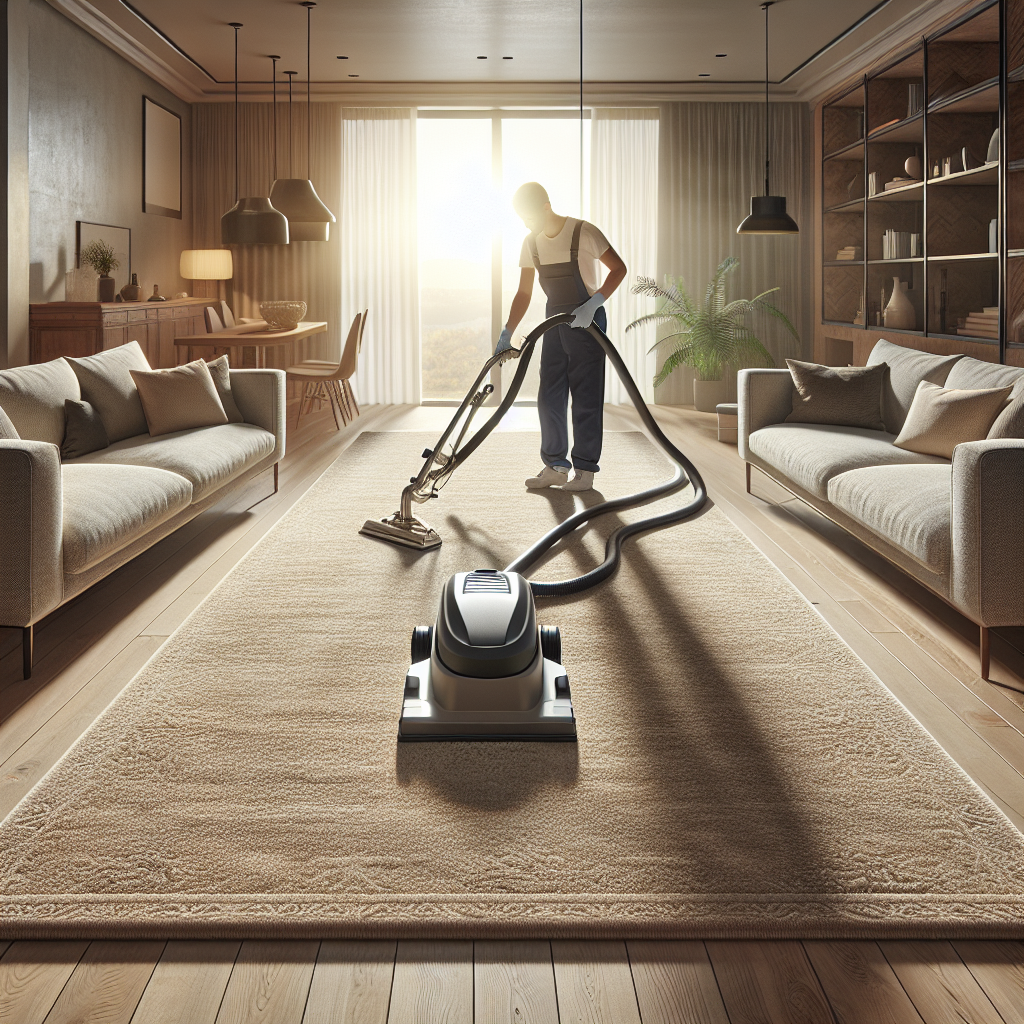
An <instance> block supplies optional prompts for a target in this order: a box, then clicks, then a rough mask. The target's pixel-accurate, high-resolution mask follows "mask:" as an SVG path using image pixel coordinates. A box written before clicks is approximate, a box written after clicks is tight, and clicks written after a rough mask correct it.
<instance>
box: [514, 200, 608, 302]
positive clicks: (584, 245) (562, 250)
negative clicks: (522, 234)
mask: <svg viewBox="0 0 1024 1024" xmlns="http://www.w3.org/2000/svg"><path fill="white" fill-rule="evenodd" d="M576 224H577V221H576V219H575V218H573V217H566V218H565V223H564V224H563V225H562V230H561V231H559V232H558V234H557V235H555V237H554V238H552V237H551V236H550V235H546V234H544V232H543V231H540V232H538V234H537V236H536V237H537V256H538V258H539V259H540V261H541V263H542V264H548V263H568V262H569V250H570V248H571V247H572V233H573V231H575V230H576ZM610 248H611V246H610V245H609V244H608V239H607V238H605V237H604V235H603V234H601V232H600V231H599V230H598V229H597V228H595V227H594V225H593V224H591V223H590V222H589V221H586V220H585V221H584V222H583V227H582V229H581V230H580V251H579V254H578V256H577V259H578V260H579V264H580V277H582V278H583V283H584V284H585V285H586V286H587V292H588V293H589V294H590V295H593V294H594V293H595V292H596V291H598V289H599V288H600V287H601V281H602V280H603V278H602V277H600V276H598V275H599V273H600V271H599V270H598V265H597V263H598V260H599V259H600V258H601V257H602V256H603V255H604V254H605V253H606V252H607V251H608V250H609V249H610ZM519 266H520V267H533V254H532V253H531V252H530V236H529V235H527V236H526V238H524V239H523V248H522V251H521V252H520V254H519Z"/></svg>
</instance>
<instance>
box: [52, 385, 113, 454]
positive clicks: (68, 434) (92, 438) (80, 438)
mask: <svg viewBox="0 0 1024 1024" xmlns="http://www.w3.org/2000/svg"><path fill="white" fill-rule="evenodd" d="M64 414H65V416H66V417H67V422H66V423H65V426H64V441H63V442H62V444H61V446H60V457H61V460H62V461H64V462H66V461H67V460H68V459H77V458H78V457H79V456H80V455H88V454H89V452H98V451H99V450H100V449H101V448H107V447H109V445H110V441H109V440H108V439H107V431H106V428H105V427H104V426H103V420H102V419H100V414H99V413H98V412H97V411H96V410H95V409H94V408H93V407H92V406H91V405H90V404H89V403H88V402H73V401H71V399H69V398H68V399H65V400H64Z"/></svg>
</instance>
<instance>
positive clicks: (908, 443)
mask: <svg viewBox="0 0 1024 1024" xmlns="http://www.w3.org/2000/svg"><path fill="white" fill-rule="evenodd" d="M1009 397H1010V388H1009V387H1005V388H982V389H980V390H971V391H961V390H959V389H957V388H940V387H939V385H938V384H929V383H928V381H926V380H923V381H921V383H920V384H918V385H917V394H916V395H915V396H914V403H913V405H911V407H910V412H909V413H908V414H907V421H906V423H904V424H903V429H902V430H901V431H900V436H899V437H897V438H896V440H895V441H893V444H894V445H896V447H897V448H905V449H906V450H907V451H910V452H923V453H924V454H925V455H941V456H942V457H943V458H945V459H951V458H953V449H954V448H955V447H956V446H957V445H958V444H964V443H965V442H966V441H984V440H985V437H986V435H987V434H988V432H989V428H990V427H991V426H992V423H993V422H994V420H995V418H996V416H998V415H999V410H1000V409H1001V408H1002V407H1003V406H1004V405H1005V404H1006V401H1007V399H1008V398H1009Z"/></svg>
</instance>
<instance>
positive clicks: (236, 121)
mask: <svg viewBox="0 0 1024 1024" xmlns="http://www.w3.org/2000/svg"><path fill="white" fill-rule="evenodd" d="M231 27H232V28H233V29H234V30H235V202H236V203H237V202H238V196H239V189H238V30H239V29H240V28H241V27H242V25H241V23H240V22H237V21H233V22H231Z"/></svg>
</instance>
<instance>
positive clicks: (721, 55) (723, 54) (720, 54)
mask: <svg viewBox="0 0 1024 1024" xmlns="http://www.w3.org/2000/svg"><path fill="white" fill-rule="evenodd" d="M715 56H716V57H728V56H729V54H727V53H716V54H715Z"/></svg>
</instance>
